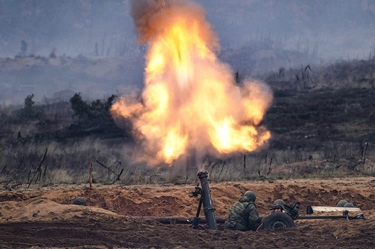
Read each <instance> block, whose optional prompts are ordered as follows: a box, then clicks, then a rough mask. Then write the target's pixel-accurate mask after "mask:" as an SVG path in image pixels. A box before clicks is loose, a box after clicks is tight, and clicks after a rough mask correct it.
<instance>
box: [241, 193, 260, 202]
mask: <svg viewBox="0 0 375 249" xmlns="http://www.w3.org/2000/svg"><path fill="white" fill-rule="evenodd" d="M243 196H244V197H246V198H248V199H249V200H252V201H255V200H256V199H257V196H256V195H255V193H254V192H253V191H247V192H246V193H245V194H244V195H243Z"/></svg>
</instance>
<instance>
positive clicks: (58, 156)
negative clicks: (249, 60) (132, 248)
mask: <svg viewBox="0 0 375 249" xmlns="http://www.w3.org/2000/svg"><path fill="white" fill-rule="evenodd" d="M374 63H375V60H374V59H373V58H371V59H370V60H368V61H340V62H338V63H336V64H333V65H329V66H326V67H314V66H313V65H312V66H311V71H310V69H307V70H308V71H306V70H305V69H306V67H304V68H302V69H290V70H285V69H284V70H283V72H282V75H280V72H275V73H274V74H268V75H267V76H262V79H263V80H265V81H266V82H268V83H269V84H270V86H271V87H272V88H273V90H274V96H275V99H274V102H273V105H272V107H271V109H270V110H269V111H268V113H267V114H266V117H265V120H264V121H263V124H264V125H265V126H267V127H268V128H269V129H270V130H271V132H272V135H273V138H272V139H271V141H270V143H269V145H268V147H267V148H266V149H264V150H261V151H258V152H254V153H249V154H246V155H237V156H233V157H231V158H226V159H225V160H216V161H213V162H211V163H210V164H209V165H208V166H207V167H206V170H207V171H208V172H209V174H210V180H211V181H229V180H260V181H270V182H272V181H274V180H277V179H284V178H296V177H323V178H326V177H345V176H354V175H355V176H357V175H371V176H374V175H375V158H374V157H373V152H374V150H375V149H374V147H373V144H374V141H375V128H374V126H373V123H374V119H375V99H374V97H373V96H375V87H374V82H375V79H374V77H375V75H374V72H373V70H371V68H374V65H375V64H374ZM296 75H299V77H298V80H299V81H298V80H297V77H296ZM311 86H313V87H311ZM33 97H34V95H33V94H31V95H28V96H27V97H26V99H25V103H24V106H23V107H22V108H21V109H19V110H17V109H16V108H14V107H10V106H5V105H3V106H2V107H1V108H0V116H1V120H0V124H1V130H0V182H2V183H3V184H4V186H6V188H8V189H14V188H17V187H19V186H27V185H29V184H35V183H37V184H41V185H42V186H46V185H50V184H58V183H87V182H88V179H89V165H90V162H93V181H94V182H96V183H100V184H111V183H114V182H116V183H120V184H141V183H144V184H184V183H191V182H195V181H196V180H197V179H196V173H197V169H196V167H195V166H194V165H190V166H189V167H187V166H186V160H185V159H183V160H181V161H182V162H176V165H180V166H178V167H159V168H157V169H156V168H149V167H147V166H146V165H145V164H142V163H131V150H130V149H127V148H129V147H131V146H132V144H133V140H132V139H131V136H130V135H129V134H128V133H127V132H126V131H124V130H120V129H119V128H118V127H116V126H115V123H114V121H113V119H112V117H111V116H110V114H109V108H110V106H111V105H112V103H113V101H114V99H115V96H110V97H109V98H107V99H105V100H95V101H92V102H90V103H88V102H86V101H85V100H83V98H82V97H81V95H80V94H74V95H73V96H72V97H71V98H70V101H69V102H56V101H46V103H44V104H43V105H41V104H38V105H36V103H35V102H34V101H33Z"/></svg>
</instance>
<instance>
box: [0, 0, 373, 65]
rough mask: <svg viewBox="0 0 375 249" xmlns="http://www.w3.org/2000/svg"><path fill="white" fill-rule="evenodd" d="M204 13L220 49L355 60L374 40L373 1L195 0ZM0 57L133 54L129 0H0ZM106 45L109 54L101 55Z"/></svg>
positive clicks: (134, 50) (135, 52) (135, 51)
mask: <svg viewBox="0 0 375 249" xmlns="http://www.w3.org/2000/svg"><path fill="white" fill-rule="evenodd" d="M195 2H197V3H199V4H201V5H202V6H203V7H204V8H205V9H206V12H207V19H208V21H209V22H211V24H212V26H213V28H214V30H215V31H216V32H217V33H218V36H219V38H220V43H221V46H222V49H227V48H235V49H238V48H241V47H246V46H249V45H251V44H254V43H255V42H261V41H265V40H267V41H268V42H271V43H273V44H272V46H273V47H275V48H285V49H292V50H301V51H306V50H309V52H313V51H314V53H316V54H317V55H318V56H319V57H322V58H324V59H329V58H335V59H339V58H342V59H347V58H363V57H366V56H367V55H368V52H369V50H370V47H371V45H372V44H373V43H374V42H375V1H374V0H330V1H326V0H313V1H311V0H277V1H275V0H236V1H227V0H195ZM0 24H1V29H0V56H1V57H4V56H14V55H16V54H17V53H19V52H20V46H21V40H25V41H27V42H28V45H29V46H28V47H29V52H32V53H35V54H46V55H48V54H49V53H50V51H51V49H52V48H56V49H57V52H58V53H59V54H67V55H72V56H74V55H78V54H83V55H93V54H94V53H95V44H96V43H98V46H99V52H100V53H101V52H102V51H101V48H102V47H105V48H104V50H105V51H104V53H103V54H104V55H107V54H108V55H110V56H119V55H120V56H121V55H134V54H138V52H139V48H138V47H137V46H136V45H135V44H134V42H135V39H136V36H135V34H134V27H133V20H132V18H131V16H130V1H129V0H108V1H102V0H90V1H89V0H82V1H76V0H62V1H57V0H52V1H51V0H12V1H9V0H0ZM110 47H111V49H110V51H107V50H108V49H109V48H110Z"/></svg>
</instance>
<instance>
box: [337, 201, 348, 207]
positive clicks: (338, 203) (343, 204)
mask: <svg viewBox="0 0 375 249" xmlns="http://www.w3.org/2000/svg"><path fill="white" fill-rule="evenodd" d="M346 203H348V202H347V201H346V200H340V201H338V202H337V203H336V207H343V206H345V204H346Z"/></svg>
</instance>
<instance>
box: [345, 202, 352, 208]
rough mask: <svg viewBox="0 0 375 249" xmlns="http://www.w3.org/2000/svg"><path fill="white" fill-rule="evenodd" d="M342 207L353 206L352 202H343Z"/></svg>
mask: <svg viewBox="0 0 375 249" xmlns="http://www.w3.org/2000/svg"><path fill="white" fill-rule="evenodd" d="M344 207H354V205H353V203H350V202H347V203H345V205H344Z"/></svg>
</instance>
